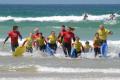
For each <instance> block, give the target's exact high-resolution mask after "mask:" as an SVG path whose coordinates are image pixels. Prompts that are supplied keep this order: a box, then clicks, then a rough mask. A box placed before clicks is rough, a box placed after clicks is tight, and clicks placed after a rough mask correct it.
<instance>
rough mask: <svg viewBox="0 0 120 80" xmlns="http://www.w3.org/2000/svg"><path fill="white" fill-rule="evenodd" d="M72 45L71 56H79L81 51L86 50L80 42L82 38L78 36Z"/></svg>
mask: <svg viewBox="0 0 120 80" xmlns="http://www.w3.org/2000/svg"><path fill="white" fill-rule="evenodd" d="M72 45H73V49H72V51H71V57H73V58H77V57H78V56H81V52H84V47H83V45H82V43H81V42H80V38H79V37H76V40H75V42H74V43H72Z"/></svg>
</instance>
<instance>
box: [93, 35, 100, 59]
mask: <svg viewBox="0 0 120 80" xmlns="http://www.w3.org/2000/svg"><path fill="white" fill-rule="evenodd" d="M93 46H94V52H95V58H96V57H97V55H99V54H101V51H100V47H101V39H100V37H99V34H98V33H95V37H94V40H93Z"/></svg>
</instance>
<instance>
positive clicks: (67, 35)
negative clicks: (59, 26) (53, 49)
mask: <svg viewBox="0 0 120 80" xmlns="http://www.w3.org/2000/svg"><path fill="white" fill-rule="evenodd" d="M73 30H74V28H71V27H68V28H67V30H66V31H65V32H64V33H63V35H62V37H61V39H62V40H63V41H62V47H63V51H64V54H65V57H67V56H69V57H70V56H71V55H70V54H71V43H72V42H71V41H72V39H73V41H75V35H74V33H73Z"/></svg>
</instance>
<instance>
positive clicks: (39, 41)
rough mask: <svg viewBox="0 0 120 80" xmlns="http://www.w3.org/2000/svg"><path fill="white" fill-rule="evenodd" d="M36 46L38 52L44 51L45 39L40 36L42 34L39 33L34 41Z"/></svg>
mask: <svg viewBox="0 0 120 80" xmlns="http://www.w3.org/2000/svg"><path fill="white" fill-rule="evenodd" d="M36 44H37V46H38V48H39V50H40V51H43V52H44V51H45V49H46V44H47V41H46V40H45V38H44V36H43V35H42V33H40V34H39V37H38V38H37V39H36Z"/></svg>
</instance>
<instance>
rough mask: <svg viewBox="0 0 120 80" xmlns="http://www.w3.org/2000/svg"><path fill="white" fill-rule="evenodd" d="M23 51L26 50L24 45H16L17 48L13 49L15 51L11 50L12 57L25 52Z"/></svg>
mask: <svg viewBox="0 0 120 80" xmlns="http://www.w3.org/2000/svg"><path fill="white" fill-rule="evenodd" d="M25 51H26V47H25V46H22V47H21V46H20V47H17V48H16V49H15V52H13V56H14V57H19V56H23V54H24V53H25Z"/></svg>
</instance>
